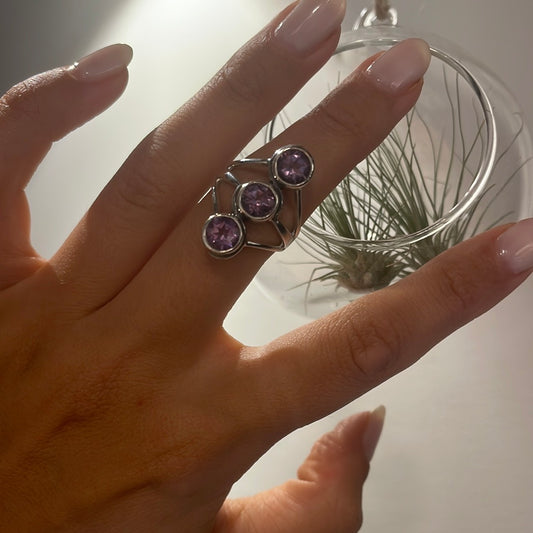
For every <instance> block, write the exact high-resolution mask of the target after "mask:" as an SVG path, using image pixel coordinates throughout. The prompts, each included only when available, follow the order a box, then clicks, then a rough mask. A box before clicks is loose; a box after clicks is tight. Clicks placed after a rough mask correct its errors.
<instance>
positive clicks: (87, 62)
mask: <svg viewBox="0 0 533 533" xmlns="http://www.w3.org/2000/svg"><path fill="white" fill-rule="evenodd" d="M132 57H133V50H132V49H131V47H130V46H128V45H127V44H112V45H111V46H106V47H105V48H102V49H101V50H98V51H97V52H93V53H92V54H89V55H88V56H85V57H83V58H82V59H80V60H79V61H76V63H74V65H72V66H71V67H69V68H68V69H67V72H68V73H69V74H70V75H71V76H72V77H73V78H74V79H75V80H78V81H85V82H94V81H101V80H103V79H105V78H109V77H111V76H114V75H115V74H118V73H119V72H121V71H122V70H125V69H126V68H127V66H128V65H129V64H130V62H131V59H132Z"/></svg>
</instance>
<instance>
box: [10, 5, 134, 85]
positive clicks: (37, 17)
mask: <svg viewBox="0 0 533 533" xmlns="http://www.w3.org/2000/svg"><path fill="white" fill-rule="evenodd" d="M127 1H128V0H90V1H87V0H46V1H45V2H41V1H38V2H36V1H35V0H8V2H5V3H4V2H2V8H1V16H0V94H2V93H4V92H5V91H6V90H7V89H9V88H10V87H11V86H12V85H14V84H15V83H17V82H19V81H22V80H24V79H26V78H28V77H29V76H31V75H33V74H36V73H38V72H42V71H44V70H48V69H50V68H54V67H56V66H59V65H68V64H70V63H72V62H74V61H75V60H76V59H78V55H79V54H80V53H83V52H85V50H86V47H87V45H88V43H89V42H90V41H92V39H93V38H94V35H95V34H96V33H97V32H98V28H99V27H100V26H102V25H103V24H105V23H106V22H107V20H109V19H110V18H111V17H112V16H113V15H114V14H115V12H116V11H117V10H118V9H120V8H121V7H123V6H124V5H125V4H126V2H127Z"/></svg>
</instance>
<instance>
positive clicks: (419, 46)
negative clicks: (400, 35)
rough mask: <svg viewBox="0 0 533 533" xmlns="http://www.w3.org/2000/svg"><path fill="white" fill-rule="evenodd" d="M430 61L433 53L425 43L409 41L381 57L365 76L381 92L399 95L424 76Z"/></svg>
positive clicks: (403, 42)
mask: <svg viewBox="0 0 533 533" xmlns="http://www.w3.org/2000/svg"><path fill="white" fill-rule="evenodd" d="M430 61H431V52H430V50H429V46H428V44H427V43H426V42H425V41H423V40H422V39H407V40H405V41H402V42H400V43H398V44H396V45H395V46H393V47H392V48H390V49H389V50H387V51H386V52H385V53H384V54H382V55H381V56H379V57H378V58H377V59H376V60H375V61H374V62H373V63H372V64H371V65H370V66H369V67H368V68H367V70H366V72H365V74H366V75H367V76H368V78H369V79H370V80H371V81H372V82H373V83H374V84H375V85H376V86H377V87H378V88H379V89H380V90H383V91H386V92H389V93H391V94H398V93H402V92H405V91H406V90H408V89H409V88H410V87H412V86H413V85H414V84H416V83H417V82H418V81H419V80H420V79H421V78H422V77H423V76H424V74H425V73H426V70H427V69H428V67H429V63H430Z"/></svg>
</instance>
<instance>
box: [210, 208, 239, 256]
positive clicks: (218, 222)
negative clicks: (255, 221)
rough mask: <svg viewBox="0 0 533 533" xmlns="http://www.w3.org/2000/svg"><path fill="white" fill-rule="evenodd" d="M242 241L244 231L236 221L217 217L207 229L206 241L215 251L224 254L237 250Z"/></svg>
mask: <svg viewBox="0 0 533 533" xmlns="http://www.w3.org/2000/svg"><path fill="white" fill-rule="evenodd" d="M241 239H242V230H241V227H240V225H239V224H238V223H237V221H236V220H235V219H233V218H232V217H229V216H224V215H216V216H214V217H212V218H211V219H210V220H209V222H208V223H207V224H206V227H205V241H206V243H207V244H208V246H210V247H211V248H212V249H213V250H216V251H218V252H224V251H228V250H232V249H233V248H235V247H236V246H237V245H238V244H239V243H240V242H241Z"/></svg>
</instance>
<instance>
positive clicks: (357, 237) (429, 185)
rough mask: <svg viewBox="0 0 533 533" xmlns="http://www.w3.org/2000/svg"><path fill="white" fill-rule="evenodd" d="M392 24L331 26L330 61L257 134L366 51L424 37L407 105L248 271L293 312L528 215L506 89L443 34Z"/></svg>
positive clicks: (303, 104) (374, 283) (526, 177)
mask: <svg viewBox="0 0 533 533" xmlns="http://www.w3.org/2000/svg"><path fill="white" fill-rule="evenodd" d="M367 15H368V14H367ZM396 21H397V19H396V16H395V14H394V16H392V17H391V19H390V20H387V21H385V23H382V22H379V23H376V21H375V20H373V21H372V20H370V21H369V20H368V18H367V20H366V22H367V23H368V24H365V23H364V22H365V21H364V13H363V23H361V24H360V27H358V28H357V29H356V30H354V31H350V32H346V33H344V34H343V35H342V37H341V40H340V43H339V46H338V49H337V51H336V53H335V54H334V56H333V57H332V58H331V60H330V61H329V62H328V63H327V64H326V65H325V66H324V68H323V69H322V70H321V71H320V72H319V73H318V74H317V75H316V76H315V77H314V78H313V79H312V80H311V81H310V82H309V83H308V84H307V85H306V86H305V87H304V88H303V89H302V90H301V91H300V92H299V93H298V95H297V96H296V97H295V98H294V99H293V100H292V101H291V102H290V103H289V104H288V105H287V106H286V107H285V109H284V110H283V111H282V112H281V113H280V114H279V115H278V116H277V117H276V118H275V119H274V120H273V121H272V122H271V123H270V125H269V126H268V128H267V130H266V138H267V140H269V139H271V138H273V137H275V136H276V135H277V134H278V133H280V132H281V131H282V130H283V129H285V128H286V127H287V126H289V125H290V124H291V123H293V122H294V121H296V120H297V119H298V118H300V117H301V116H303V115H304V114H306V113H307V112H308V111H309V110H310V109H311V108H313V107H314V105H316V104H317V103H318V102H319V101H320V100H321V99H322V98H323V97H324V96H325V95H326V94H327V93H328V92H330V91H331V90H332V89H333V88H334V87H335V86H336V85H337V84H339V83H340V82H341V81H342V80H343V79H344V78H345V77H346V76H348V75H349V74H350V73H351V72H352V71H353V70H354V68H355V67H356V66H357V65H359V64H360V63H361V62H362V61H363V60H364V59H366V58H368V57H369V56H371V55H373V54H375V53H377V52H380V51H382V50H385V49H387V48H389V47H390V46H392V45H394V44H395V43H397V42H400V41H401V40H403V39H406V38H408V37H420V38H423V39H425V40H426V41H427V42H428V43H429V44H430V47H431V51H432V55H433V60H432V64H431V66H430V69H429V70H428V72H427V73H426V76H425V78H424V89H423V92H422V95H421V97H420V100H419V102H418V103H417V105H416V107H415V110H414V111H413V112H412V113H410V114H408V116H407V117H406V119H404V120H403V121H402V122H400V124H398V126H397V127H396V128H395V130H394V131H393V132H392V134H391V135H390V136H389V137H388V138H387V139H386V140H385V141H384V143H383V144H382V145H381V146H380V147H378V148H377V149H376V151H374V152H373V154H371V155H370V156H369V157H368V158H367V159H366V160H364V161H363V162H361V163H360V164H359V165H357V167H356V168H355V169H354V171H353V172H352V173H351V174H350V175H349V176H347V177H346V178H345V180H343V182H342V183H341V184H340V185H339V187H338V188H337V189H336V190H335V191H334V192H333V193H332V194H331V195H330V196H329V197H328V199H326V201H325V202H324V203H323V204H322V205H321V206H320V207H319V208H318V209H317V211H315V213H314V214H313V215H312V216H311V218H310V219H309V220H308V221H307V223H306V224H305V225H304V227H303V229H302V233H301V235H300V237H299V238H298V239H297V241H296V243H294V244H293V245H292V246H291V247H290V248H289V249H288V250H287V251H285V252H284V253H283V254H275V255H274V256H273V257H272V258H271V259H270V260H269V261H268V262H267V263H266V264H265V266H264V267H263V268H262V270H261V271H260V272H259V273H258V275H257V277H256V282H257V284H258V285H259V286H260V287H261V289H262V290H264V292H265V293H266V294H267V295H268V296H269V297H272V298H274V299H276V300H277V301H279V302H281V303H282V304H283V305H285V306H286V307H288V308H289V309H291V310H293V311H295V312H297V313H299V314H305V315H307V316H310V317H319V316H322V315H323V314H325V313H327V312H330V311H332V310H335V309H337V308H339V307H341V306H343V305H345V304H346V303H348V302H350V301H352V300H353V299H355V298H357V297H358V296H360V295H361V294H365V293H368V292H371V291H374V290H377V289H380V288H382V287H385V286H387V285H389V284H390V283H394V282H395V281H396V280H398V279H400V278H401V277H403V276H405V275H407V274H409V273H410V272H412V271H414V270H416V269H417V268H418V267H420V266H421V265H422V264H424V263H425V262H427V261H428V260H430V259H431V258H432V257H434V256H435V255H437V254H438V253H441V252H442V251H444V250H445V249H447V248H449V247H451V246H453V245H454V244H457V243H458V242H460V241H461V240H464V239H466V238H469V237H471V236H473V235H475V234H477V233H479V232H481V231H484V230H486V229H488V228H490V227H492V226H494V225H497V224H503V223H505V222H510V221H514V220H517V219H520V218H524V217H526V216H528V215H531V214H533V185H532V176H533V164H532V155H533V148H532V144H531V138H530V135H529V132H528V130H527V128H526V126H525V124H524V119H523V114H522V112H521V110H520V109H519V106H518V105H517V103H516V101H515V99H514V97H513V96H512V95H511V93H510V92H509V91H508V90H507V88H506V87H505V86H504V85H503V83H502V82H501V81H500V80H499V79H498V78H497V77H496V76H495V75H494V74H493V73H492V72H490V71H489V69H488V68H487V67H485V66H484V65H481V64H479V63H478V62H476V61H475V60H474V59H472V58H470V57H469V56H468V54H466V53H465V52H464V51H463V50H461V49H459V48H458V47H457V46H456V45H454V44H453V43H450V42H448V41H446V40H445V39H443V38H441V37H438V36H435V35H428V34H424V33H422V32H415V31H412V30H409V29H405V28H402V27H400V26H397V25H396ZM365 25H366V26H368V27H365Z"/></svg>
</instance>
